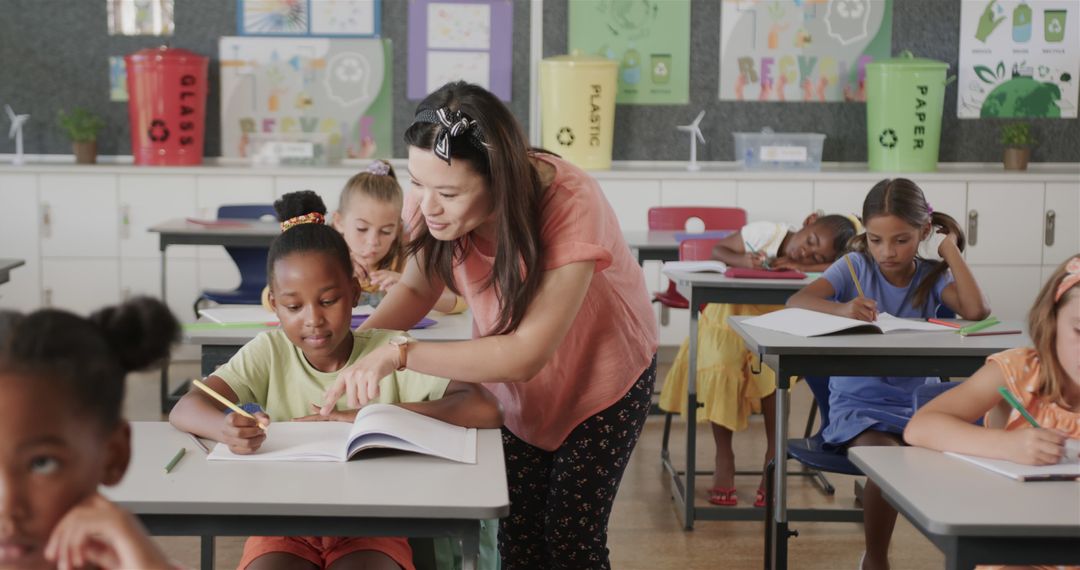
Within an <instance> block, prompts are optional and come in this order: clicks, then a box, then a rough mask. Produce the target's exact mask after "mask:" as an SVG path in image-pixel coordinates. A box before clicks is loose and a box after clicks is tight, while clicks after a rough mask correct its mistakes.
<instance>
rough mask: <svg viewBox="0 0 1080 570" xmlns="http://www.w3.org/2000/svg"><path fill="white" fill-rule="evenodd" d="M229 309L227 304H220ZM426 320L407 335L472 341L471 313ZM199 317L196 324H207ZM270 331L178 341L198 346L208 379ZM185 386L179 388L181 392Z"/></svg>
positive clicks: (188, 335) (219, 332)
mask: <svg viewBox="0 0 1080 570" xmlns="http://www.w3.org/2000/svg"><path fill="white" fill-rule="evenodd" d="M223 306H226V307H227V306H228V305H223ZM276 318H277V317H275V316H274V315H273V314H272V313H267V320H274V319H276ZM428 318H430V319H432V320H434V321H436V322H435V324H433V325H431V326H430V327H427V328H423V329H413V330H410V331H409V336H411V337H413V338H415V339H417V340H422V341H430V342H452V341H458V340H471V339H472V338H473V322H472V311H465V312H463V313H458V314H456V315H445V314H443V313H439V312H436V311H432V312H431V313H428ZM207 322H208V321H207V320H206V319H204V318H200V319H199V320H198V323H207ZM268 330H273V327H265V326H258V327H251V328H232V327H229V328H224V327H223V328H220V329H204V328H200V329H196V330H187V329H185V330H184V332H183V337H182V339H181V342H183V343H184V344H194V345H198V346H199V352H200V360H201V362H202V364H201V369H202V375H203V376H207V375H209V374H211V373H213V372H214V370H217V367H218V366H220V365H222V364H224V363H226V362H228V360H229V359H230V358H232V356H233V355H234V354H236V352H237V351H238V350H240V347H242V346H244V345H245V344H247V343H248V342H249V341H251V339H253V338H255V337H256V336H257V335H258V334H259V333H262V332H265V331H268ZM183 389H184V387H181V390H183Z"/></svg>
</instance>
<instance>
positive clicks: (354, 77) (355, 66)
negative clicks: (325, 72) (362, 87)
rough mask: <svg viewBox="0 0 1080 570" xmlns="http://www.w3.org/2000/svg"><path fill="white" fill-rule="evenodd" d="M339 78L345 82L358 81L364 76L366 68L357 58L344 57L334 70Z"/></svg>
mask: <svg viewBox="0 0 1080 570" xmlns="http://www.w3.org/2000/svg"><path fill="white" fill-rule="evenodd" d="M334 74H335V75H336V76H337V78H338V79H339V80H340V81H342V82H345V83H358V82H359V81H360V80H361V79H363V78H364V70H363V68H362V67H361V65H360V62H359V61H357V60H355V59H343V60H341V62H339V63H338V66H337V69H335V70H334Z"/></svg>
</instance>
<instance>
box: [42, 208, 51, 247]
mask: <svg viewBox="0 0 1080 570" xmlns="http://www.w3.org/2000/svg"><path fill="white" fill-rule="evenodd" d="M41 237H42V238H43V239H48V238H51V237H52V206H49V203H48V202H42V203H41Z"/></svg>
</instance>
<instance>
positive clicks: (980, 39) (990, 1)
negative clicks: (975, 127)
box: [956, 0, 1080, 119]
mask: <svg viewBox="0 0 1080 570" xmlns="http://www.w3.org/2000/svg"><path fill="white" fill-rule="evenodd" d="M1078 73H1080V0H1029V1H1027V2H1025V1H1022V0H964V1H963V2H962V3H961V9H960V70H959V84H958V85H959V89H958V90H959V94H958V97H957V99H956V116H958V117H960V118H961V119H977V118H981V117H1010V118H1011V117H1016V118H1019V117H1030V118H1063V119H1064V118H1070V119H1073V118H1076V116H1077V115H1076V105H1077V99H1078V98H1077V93H1078V89H1077V74H1078Z"/></svg>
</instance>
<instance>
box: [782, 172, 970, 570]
mask: <svg viewBox="0 0 1080 570" xmlns="http://www.w3.org/2000/svg"><path fill="white" fill-rule="evenodd" d="M863 225H864V226H865V228H866V233H864V234H861V235H859V236H856V237H855V238H854V239H853V240H852V247H851V249H852V251H853V252H854V253H850V254H848V256H847V257H848V258H849V259H850V261H851V263H852V265H853V266H854V268H855V274H856V275H857V277H858V280H859V284H860V285H861V286H862V290H863V293H864V295H865V296H860V295H859V294H858V289H857V288H856V286H855V282H854V281H853V280H852V277H851V271H850V270H849V269H848V261H847V260H845V259H843V258H841V259H839V260H837V261H836V262H835V263H833V264H832V266H830V267H829V269H827V270H826V271H825V274H824V275H823V276H822V277H821V278H820V279H818V280H816V281H814V282H813V283H811V284H810V285H808V286H807V287H806V288H804V289H803V290H801V291H799V292H798V293H796V294H795V295H793V296H792V297H791V298H790V299H789V300H788V306H789V307H800V308H804V309H811V310H814V311H821V312H823V313H831V314H834V315H840V316H843V317H849V318H853V319H859V320H863V321H873V320H875V319H876V318H877V315H878V314H879V313H888V314H890V315H893V316H896V317H905V318H920V319H924V318H928V317H933V316H934V315H935V313H936V312H937V309H938V307H939V306H940V305H945V306H946V307H948V308H949V309H951V310H952V311H954V312H955V313H956V314H957V316H959V317H961V318H964V319H972V320H978V319H983V318H986V316H987V315H989V314H990V306H989V303H988V302H987V301H986V298H985V297H984V296H983V294H982V291H980V290H979V285H978V284H977V283H976V282H975V276H974V275H973V274H972V273H971V268H969V267H968V265H967V263H966V262H965V261H964V258H963V255H962V254H961V252H962V251H963V250H964V234H963V231H962V230H961V229H960V226H959V224H957V222H956V220H955V219H953V218H952V217H951V216H949V215H947V214H944V213H941V212H934V210H933V209H932V208H931V207H930V204H928V203H927V201H926V197H925V196H924V195H923V192H922V190H921V189H920V188H919V187H918V186H917V185H916V184H915V183H914V182H912V181H911V180H908V179H905V178H895V179H891V180H889V179H886V180H882V181H881V182H878V183H877V184H876V185H875V186H874V187H873V188H872V189H871V190H870V193H869V194H867V196H866V200H865V201H864V202H863ZM935 231H936V232H937V233H939V234H942V235H943V236H944V239H943V240H942V241H941V244H940V245H939V246H938V250H937V253H938V256H939V257H940V258H941V261H932V260H929V259H924V258H922V257H920V256H919V244H920V243H922V242H923V241H924V240H927V239H928V238H930V236H931V235H932V234H933V233H934V232H935ZM939 381H940V379H939V378H925V377H923V378H910V377H892V376H888V377H836V376H834V377H833V378H831V379H830V380H829V390H830V392H831V395H830V397H829V406H830V412H829V426H828V427H827V428H826V429H825V432H824V434H823V436H824V438H825V443H826V445H831V446H835V447H842V448H846V447H850V446H856V445H878V446H881V445H901V444H902V442H903V439H902V434H903V432H904V427H905V426H906V425H907V422H908V420H910V419H911V415H912V413H913V409H912V408H913V401H912V396H913V394H914V391H915V389H916V388H917V387H918V386H921V385H923V384H929V383H936V382H939ZM862 502H863V518H864V523H865V524H864V533H865V537H866V553H865V555H864V557H863V560H862V562H861V567H862V568H864V569H867V570H877V569H887V568H888V567H889V559H888V552H889V541H890V539H891V538H892V530H893V526H894V525H895V523H896V510H895V509H893V508H892V507H891V506H890V505H889V504H888V503H887V502H886V501H885V499H884V497H883V496H882V494H881V490H880V488H878V486H877V485H876V484H874V482H873V481H867V484H866V488H865V489H864V492H863V499H862Z"/></svg>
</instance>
